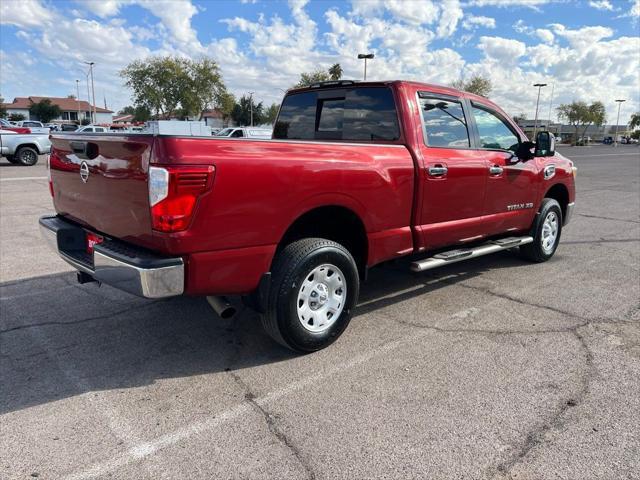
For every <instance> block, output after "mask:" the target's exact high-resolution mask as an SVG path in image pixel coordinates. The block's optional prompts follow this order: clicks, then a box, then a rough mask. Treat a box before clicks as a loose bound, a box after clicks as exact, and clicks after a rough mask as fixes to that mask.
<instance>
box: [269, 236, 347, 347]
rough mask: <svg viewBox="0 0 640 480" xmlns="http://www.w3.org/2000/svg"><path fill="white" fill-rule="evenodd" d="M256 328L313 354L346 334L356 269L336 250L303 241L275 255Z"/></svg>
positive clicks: (323, 242)
mask: <svg viewBox="0 0 640 480" xmlns="http://www.w3.org/2000/svg"><path fill="white" fill-rule="evenodd" d="M272 270H273V271H272V278H273V282H272V285H271V291H270V295H269V300H268V306H267V311H266V313H265V314H264V315H263V316H262V325H263V326H264V328H265V330H266V332H267V333H268V334H269V335H270V336H271V337H272V338H273V339H274V340H276V341H277V342H279V343H280V344H282V345H284V346H286V347H288V348H290V349H292V350H295V351H298V352H303V353H305V352H313V351H316V350H320V349H322V348H325V347H327V346H329V345H330V344H331V343H333V342H334V341H335V340H336V339H337V338H338V337H339V336H340V335H341V334H342V333H343V332H344V331H345V329H346V328H347V326H348V325H349V321H350V320H351V313H352V310H353V308H354V307H355V305H356V301H357V300H358V293H359V287H360V279H359V276H358V268H357V266H356V263H355V261H354V259H353V257H352V255H351V254H350V253H349V251H348V250H347V249H346V248H344V247H343V246H342V245H340V244H338V243H336V242H333V241H331V240H326V239H322V238H305V239H303V240H298V241H296V242H293V243H291V244H289V245H287V246H286V247H285V248H284V249H283V250H282V251H281V252H280V253H278V254H277V256H276V259H275V262H274V266H273V269H272Z"/></svg>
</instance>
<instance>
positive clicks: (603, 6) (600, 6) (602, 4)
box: [589, 0, 613, 12]
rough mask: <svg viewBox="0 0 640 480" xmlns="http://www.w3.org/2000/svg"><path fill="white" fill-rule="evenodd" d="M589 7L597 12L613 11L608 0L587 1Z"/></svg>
mask: <svg viewBox="0 0 640 480" xmlns="http://www.w3.org/2000/svg"><path fill="white" fill-rule="evenodd" d="M589 6H590V7H593V8H595V9H597V10H608V11H610V12H612V11H613V5H612V4H611V2H610V1H609V0H589Z"/></svg>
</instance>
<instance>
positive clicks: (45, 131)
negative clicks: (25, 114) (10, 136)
mask: <svg viewBox="0 0 640 480" xmlns="http://www.w3.org/2000/svg"><path fill="white" fill-rule="evenodd" d="M16 124H17V125H18V126H19V127H23V128H28V129H29V130H30V131H31V133H37V134H38V135H49V133H51V131H50V129H49V127H45V126H44V124H43V123H42V122H38V121H36V120H20V121H19V122H16Z"/></svg>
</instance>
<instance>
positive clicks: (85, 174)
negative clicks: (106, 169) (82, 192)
mask: <svg viewBox="0 0 640 480" xmlns="http://www.w3.org/2000/svg"><path fill="white" fill-rule="evenodd" d="M80 178H81V179H82V181H83V182H84V183H87V180H89V165H88V164H87V162H82V163H81V164H80Z"/></svg>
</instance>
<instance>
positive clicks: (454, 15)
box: [437, 0, 463, 38]
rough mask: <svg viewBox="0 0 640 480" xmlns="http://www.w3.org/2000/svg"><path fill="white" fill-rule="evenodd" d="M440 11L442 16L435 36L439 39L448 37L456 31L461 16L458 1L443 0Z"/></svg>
mask: <svg viewBox="0 0 640 480" xmlns="http://www.w3.org/2000/svg"><path fill="white" fill-rule="evenodd" d="M441 9H442V15H441V16H440V23H439V24H438V30H437V34H438V37H441V38H443V37H450V36H451V35H453V33H454V32H455V31H456V27H457V26H458V21H460V19H461V18H462V16H463V13H462V8H460V2H459V1H458V0H443V1H442V5H441Z"/></svg>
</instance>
